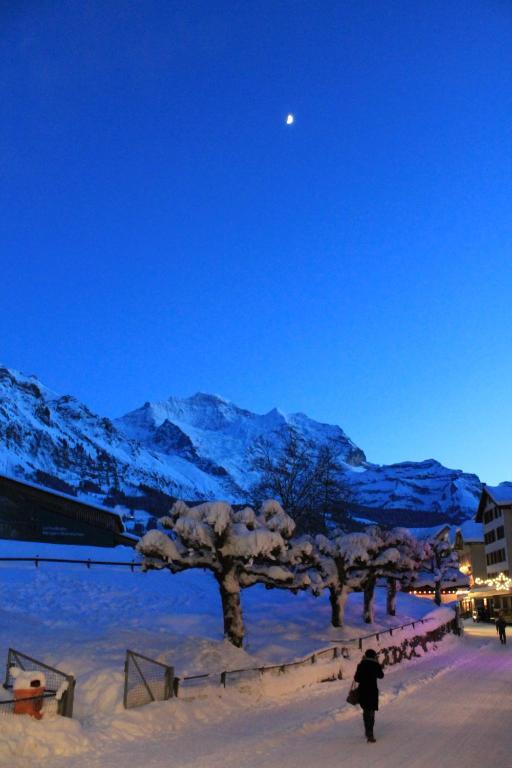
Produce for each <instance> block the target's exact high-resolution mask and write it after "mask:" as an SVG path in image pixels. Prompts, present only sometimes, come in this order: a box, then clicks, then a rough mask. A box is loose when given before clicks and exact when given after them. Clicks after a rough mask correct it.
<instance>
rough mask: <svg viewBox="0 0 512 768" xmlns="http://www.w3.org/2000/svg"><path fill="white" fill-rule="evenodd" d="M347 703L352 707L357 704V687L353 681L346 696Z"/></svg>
mask: <svg viewBox="0 0 512 768" xmlns="http://www.w3.org/2000/svg"><path fill="white" fill-rule="evenodd" d="M347 701H348V703H349V704H352V705H353V706H354V707H356V706H357V705H358V704H359V686H358V685H357V684H356V681H355V680H353V681H352V685H351V686H350V690H349V692H348V695H347Z"/></svg>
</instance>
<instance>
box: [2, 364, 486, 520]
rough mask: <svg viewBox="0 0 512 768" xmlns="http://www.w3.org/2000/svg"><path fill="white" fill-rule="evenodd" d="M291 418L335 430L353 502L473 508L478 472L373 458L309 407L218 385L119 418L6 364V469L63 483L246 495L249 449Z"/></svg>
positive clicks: (410, 508) (376, 506) (399, 512)
mask: <svg viewBox="0 0 512 768" xmlns="http://www.w3.org/2000/svg"><path fill="white" fill-rule="evenodd" d="M290 427H293V428H294V429H295V430H296V431H297V432H298V433H299V434H300V435H302V436H304V437H305V438H307V439H308V440H312V441H314V442H316V443H325V442H327V441H333V440H335V441H336V443H337V445H338V449H339V456H340V459H341V460H342V466H343V480H344V482H345V484H346V485H347V486H348V487H349V488H350V494H349V495H350V499H351V504H352V505H353V506H354V507H355V508H356V509H357V510H359V512H360V513H361V512H365V513H366V514H368V513H369V512H371V516H372V518H373V519H380V520H382V521H384V520H386V519H389V521H390V522H392V523H397V522H403V523H405V522H407V523H409V524H410V523H411V520H417V521H418V524H421V522H422V521H425V522H428V523H434V522H438V521H439V520H440V519H441V518H444V519H447V520H451V521H458V520H462V519H465V518H468V517H470V516H471V515H472V514H474V511H475V509H476V506H477V502H478V498H479V495H480V490H481V483H480V480H479V479H478V477H477V476H476V475H472V474H466V473H464V472H462V471H460V470H452V469H447V468H446V467H443V466H442V465H441V464H439V462H437V461H434V460H428V461H424V462H405V463H402V464H394V465H388V466H385V465H384V466H379V465H375V464H370V463H369V462H367V460H366V457H365V454H364V452H363V451H362V450H361V449H360V448H358V447H357V446H356V445H355V444H354V443H353V442H352V440H350V438H349V437H348V436H347V435H346V434H345V433H344V432H343V430H342V429H341V428H340V427H338V426H334V425H330V424H321V423H319V422H317V421H314V420H312V419H310V418H308V417H307V416H306V415H304V414H301V413H296V414H291V415H285V414H283V413H281V412H280V411H278V410H276V409H274V410H272V411H270V412H269V413H267V414H264V415H258V414H255V413H252V412H250V411H247V410H244V409H242V408H239V407H238V406H236V405H234V404H233V403H230V402H228V401H226V400H224V399H222V398H220V397H217V396H215V395H207V394H201V393H199V394H196V395H194V396H192V397H189V398H183V399H180V398H175V397H170V398H169V399H168V400H165V401H163V402H160V403H146V404H145V405H143V406H142V407H141V408H138V409H137V410H135V411H131V412H130V413H128V414H126V416H123V417H121V418H119V419H116V420H114V421H112V420H110V419H108V418H105V417H102V416H98V415H96V414H94V413H92V412H91V411H90V410H89V408H87V406H86V405H84V404H83V403H80V402H79V401H78V400H76V399H75V398H73V397H71V396H70V395H64V396H59V395H58V394H56V393H54V392H52V391H51V390H49V389H48V388H46V387H45V386H44V385H43V384H41V382H39V381H38V380H37V379H36V378H35V377H33V376H25V375H23V374H20V373H18V372H16V371H13V370H10V369H8V368H2V367H0V474H7V475H10V476H14V477H20V478H23V477H24V478H27V479H30V480H33V481H34V480H35V481H36V482H42V483H48V484H53V485H55V483H56V479H57V481H58V482H60V483H61V484H62V487H61V490H66V489H69V490H73V491H74V492H77V493H79V494H80V495H92V496H94V500H95V501H97V500H98V499H100V500H102V499H103V498H104V497H105V496H106V495H108V494H109V492H111V490H112V489H117V490H121V491H124V492H126V493H128V494H131V495H137V494H140V493H141V488H142V489H147V488H150V489H155V490H157V491H162V492H164V493H166V494H169V495H171V496H176V497H183V498H186V499H205V498H210V499H211V498H224V499H227V500H229V501H242V502H243V501H245V500H246V499H247V496H248V490H249V488H250V487H251V485H252V484H253V482H254V481H255V480H256V479H257V474H256V473H255V472H254V470H252V469H251V452H252V451H253V450H254V447H255V445H256V443H257V442H258V441H259V440H262V439H263V440H265V441H268V442H269V443H270V444H271V445H275V448H276V451H277V450H279V444H280V441H281V439H282V436H283V435H284V434H286V432H287V430H288V429H289V428H290Z"/></svg>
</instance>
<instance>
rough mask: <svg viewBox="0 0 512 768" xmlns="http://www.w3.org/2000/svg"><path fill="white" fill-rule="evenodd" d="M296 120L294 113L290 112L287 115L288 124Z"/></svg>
mask: <svg viewBox="0 0 512 768" xmlns="http://www.w3.org/2000/svg"><path fill="white" fill-rule="evenodd" d="M294 122H295V117H294V116H293V115H292V113H291V112H290V114H288V115H287V116H286V125H293V124H294Z"/></svg>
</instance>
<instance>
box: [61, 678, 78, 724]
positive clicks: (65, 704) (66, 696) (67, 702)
mask: <svg viewBox="0 0 512 768" xmlns="http://www.w3.org/2000/svg"><path fill="white" fill-rule="evenodd" d="M67 681H68V687H67V690H65V691H64V693H63V694H62V699H61V700H60V701H59V702H58V704H57V711H58V713H59V715H62V716H63V717H73V703H74V700H75V682H76V681H75V678H74V677H72V676H71V675H69V676H68V678H67Z"/></svg>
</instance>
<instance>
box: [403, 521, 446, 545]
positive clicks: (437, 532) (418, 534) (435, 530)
mask: <svg viewBox="0 0 512 768" xmlns="http://www.w3.org/2000/svg"><path fill="white" fill-rule="evenodd" d="M408 530H409V531H410V532H411V534H412V535H413V536H414V538H415V539H419V541H424V540H425V539H431V538H436V539H437V538H440V537H441V536H443V535H444V534H446V533H447V532H449V531H450V526H449V525H448V524H447V523H445V524H444V525H433V526H431V527H430V528H409V529H408Z"/></svg>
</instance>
